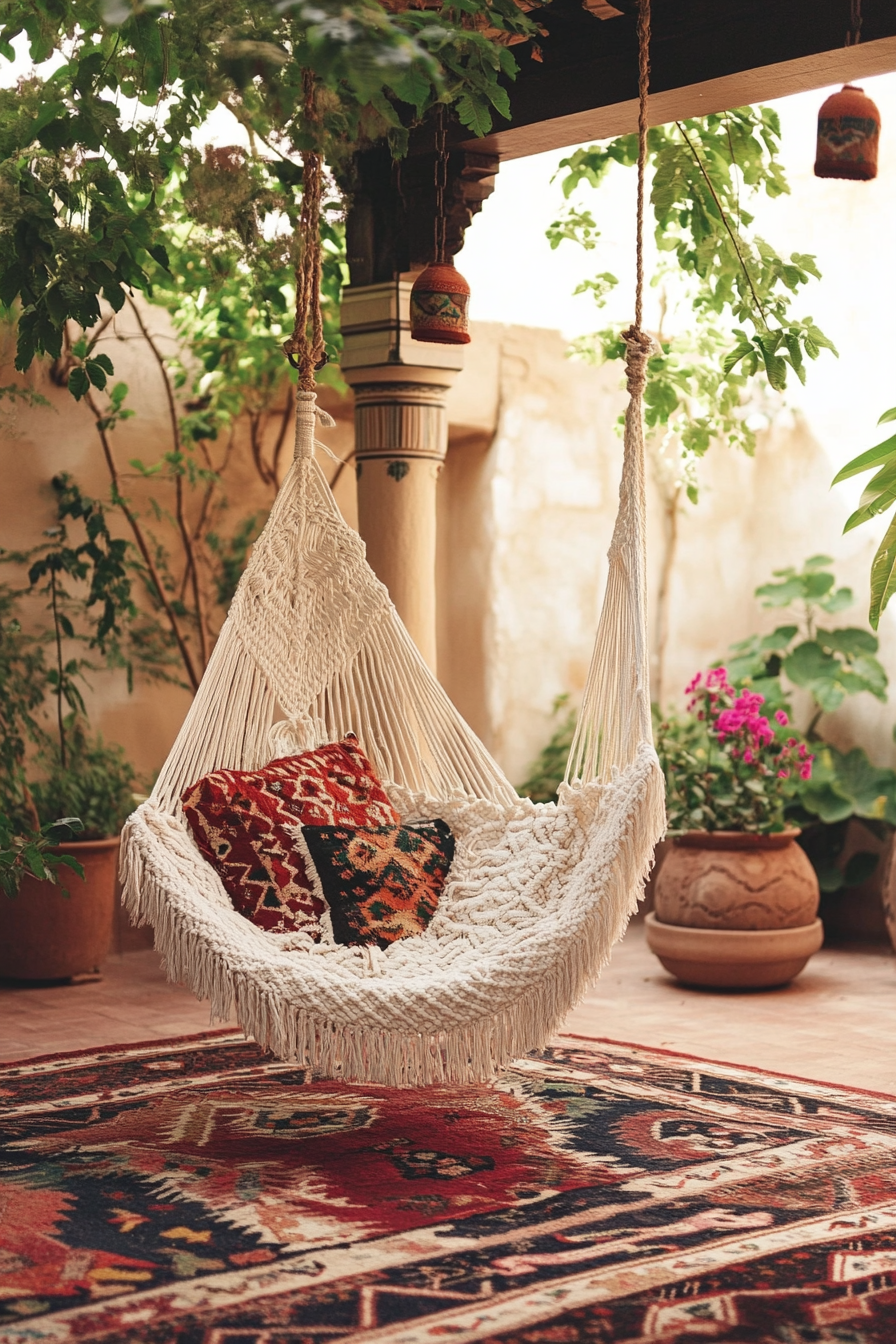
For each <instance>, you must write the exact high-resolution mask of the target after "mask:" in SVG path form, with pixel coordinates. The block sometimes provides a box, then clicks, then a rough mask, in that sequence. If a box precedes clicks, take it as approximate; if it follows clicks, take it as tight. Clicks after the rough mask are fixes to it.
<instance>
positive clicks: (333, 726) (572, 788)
mask: <svg viewBox="0 0 896 1344" xmlns="http://www.w3.org/2000/svg"><path fill="white" fill-rule="evenodd" d="M648 27H649V12H648V10H647V3H646V0H642V9H641V14H640V20H639V37H640V49H641V71H640V85H641V114H640V139H641V155H640V162H639V201H638V243H639V245H638V291H637V300H638V301H637V306H636V319H635V324H634V327H633V328H632V329H631V330H630V331H628V332H627V333H626V340H627V348H628V357H627V374H628V388H629V393H630V401H629V406H628V410H627V413H626V419H625V436H624V445H625V447H624V460H623V466H622V483H621V488H620V498H619V513H618V517H617V520H616V526H615V531H614V533H613V539H612V544H611V546H610V551H609V570H608V575H607V585H606V592H605V597H604V601H603V608H602V612H601V616H600V622H599V626H598V630H597V638H596V642H595V646H594V654H593V657H592V660H591V665H590V670H589V673H588V677H587V682H586V686H585V690H584V696H583V702H582V708H581V713H580V716H579V722H578V728H577V731H576V734H575V739H574V741H573V744H572V748H571V752H570V757H569V763H568V767H567V772H566V781H565V783H564V784H562V785H561V786H560V790H559V801H558V802H557V803H556V804H554V803H549V804H535V803H533V802H531V801H530V800H528V799H521V798H519V797H518V796H517V794H516V792H515V790H514V789H513V787H512V786H511V784H510V783H509V782H508V780H507V779H506V778H505V776H504V774H503V773H502V771H501V769H500V767H499V766H498V765H497V764H496V762H495V761H493V760H492V758H491V757H490V755H489V754H488V752H487V751H486V750H485V748H484V747H483V746H482V744H481V743H480V742H479V741H478V739H477V738H476V736H475V734H474V733H473V732H472V730H471V729H470V728H469V727H468V725H467V724H466V723H465V722H464V720H463V719H462V718H461V716H460V714H458V712H457V710H456V709H455V708H454V706H453V705H452V703H451V701H450V700H449V699H448V697H447V695H446V694H445V692H444V690H443V689H442V687H441V686H440V685H439V683H438V681H437V680H436V678H435V677H434V676H433V674H432V672H431V671H430V669H429V667H428V666H427V665H426V663H425V662H424V661H423V659H422V658H421V656H420V654H419V653H418V652H417V649H416V647H415V646H414V644H413V642H412V641H411V639H410V637H409V635H408V634H407V632H406V630H405V629H404V627H403V625H402V623H401V620H400V618H399V616H398V613H397V612H396V610H395V607H394V606H393V604H392V602H391V600H390V598H389V594H388V592H387V591H386V589H385V587H384V586H383V584H382V583H380V581H379V580H378V579H377V578H376V576H375V575H374V573H373V571H372V570H371V569H370V567H369V566H368V564H367V562H366V560H365V557H364V546H363V544H362V542H361V540H360V538H359V537H358V535H357V533H356V532H354V531H353V530H352V529H351V528H350V527H348V526H347V524H346V523H345V522H344V521H343V519H342V517H341V516H340V514H339V511H338V509H337V507H336V504H335V501H334V499H333V497H332V495H331V493H330V491H329V488H328V486H327V483H326V479H325V477H324V475H323V472H322V471H321V470H320V468H319V467H318V466H317V464H316V462H315V459H314V447H315V424H316V419H324V420H325V419H327V417H325V416H323V414H322V412H321V411H320V410H319V408H317V406H316V400H315V396H314V393H313V391H310V390H300V392H299V394H298V405H297V414H296V446H295V461H294V463H293V465H292V467H291V469H290V472H289V475H288V476H287V478H286V480H285V482H284V484H283V487H282V489H281V490H280V493H279V495H278V497H277V500H276V502H275V504H274V507H273V509H272V511H271V515H270V518H269V520H268V523H267V526H266V527H265V530H264V532H263V533H262V535H261V537H260V538H259V539H258V541H257V542H256V545H255V548H254V551H253V553H252V557H251V559H250V561H249V563H248V565H247V567H246V570H245V573H244V574H243V577H242V580H241V582H240V585H239V588H238V590H237V593H236V596H235V598H234V600H233V604H232V606H231V608H230V613H229V615H228V618H227V620H226V622H225V624H224V627H223V629H222V631H221V635H220V637H219V639H218V642H217V644H216V646H215V649H214V652H213V654H212V657H211V659H210V662H209V665H208V669H207V671H206V673H205V676H204V678H203V680H202V684H201V685H200V687H199V690H198V692H197V694H196V697H195V700H194V701H193V704H192V707H191V709H190V711H189V714H188V715H187V718H186V721H185V723H184V725H183V727H182V729H181V731H180V733H179V735H178V737H177V740H176V741H175V743H174V746H173V748H172V750H171V754H170V755H169V757H168V760H167V761H166V763H165V765H164V767H163V769H162V772H161V774H160V776H159V779H158V782H157V784H156V786H155V788H154V789H153V792H152V795H151V797H150V798H149V800H148V801H147V802H145V803H144V804H143V805H142V806H141V807H139V808H138V809H137V811H136V812H135V813H134V814H133V815H132V816H131V818H130V819H129V821H128V823H127V826H126V828H125V832H124V836H123V859H122V878H123V887H124V900H125V903H126V905H127V908H128V910H129V911H130V913H131V915H132V917H133V918H134V919H135V920H137V921H139V922H143V923H149V924H152V925H153V926H154V928H155V937H156V945H157V947H158V949H159V950H160V952H161V954H162V957H163V959H164V962H165V964H166V967H167V972H168V975H169V976H170V978H172V979H174V980H179V981H183V982H185V983H186V984H187V985H189V986H190V988H192V989H193V990H194V992H195V993H196V994H197V995H198V996H199V997H202V998H208V999H210V1001H211V1011H212V1015H213V1017H216V1018H220V1019H226V1018H227V1017H228V1016H229V1015H230V1014H231V1013H232V1012H233V1011H235V1013H236V1016H237V1019H238V1021H239V1022H240V1024H241V1026H242V1027H243V1029H244V1030H245V1032H246V1033H247V1035H250V1036H252V1037H254V1038H255V1039H256V1040H257V1041H258V1042H259V1044H260V1045H261V1046H263V1047H265V1048H267V1049H269V1050H271V1051H272V1052H273V1053H274V1054H275V1055H277V1056H279V1057H280V1058H284V1059H297V1060H298V1061H299V1062H301V1063H304V1064H307V1065H310V1066H311V1067H312V1068H313V1069H314V1070H316V1071H318V1072H319V1073H321V1074H323V1075H327V1076H339V1077H342V1078H344V1079H347V1080H355V1081H365V1080H366V1081H372V1082H381V1083H387V1084H392V1085H396V1086H402V1085H405V1086H414V1085H420V1084H428V1083H444V1082H464V1081H472V1080H483V1079H488V1078H490V1077H493V1076H494V1075H495V1074H496V1073H497V1072H498V1071H499V1070H501V1069H502V1068H503V1067H504V1066H505V1065H506V1064H507V1063H508V1062H509V1061H510V1060H511V1059H513V1058H514V1057H515V1056H518V1055H520V1054H523V1053H525V1052H526V1051H529V1050H532V1049H537V1048H540V1047H542V1046H543V1045H544V1044H545V1042H546V1041H547V1039H548V1038H549V1036H550V1035H551V1033H552V1032H553V1031H554V1030H555V1029H556V1028H557V1027H558V1026H559V1024H560V1023H561V1022H562V1020H563V1018H564V1016H565V1015H566V1014H567V1012H568V1011H569V1009H570V1008H571V1007H572V1006H573V1005H574V1004H575V1003H576V1002H577V1001H578V1000H579V998H580V997H581V996H582V994H583V993H584V992H585V990H586V989H587V988H588V987H589V985H590V984H592V983H593V981H594V980H595V979H596V978H597V976H598V974H599V972H600V970H601V968H602V966H603V965H604V964H605V962H606V960H607V959H608V957H609V954H610V949H611V947H612V945H613V943H614V942H615V941H616V940H617V939H618V938H619V937H620V935H621V934H622V932H623V931H624V929H625V926H626V924H627V922H628V919H629V916H630V915H631V914H632V913H633V911H634V910H635V909H636V906H637V903H638V900H639V898H640V896H641V892H642V889H643V882H644V879H645V877H646V874H647V872H648V870H649V867H650V864H651V862H652V856H653V851H654V846H655V844H656V842H657V840H658V839H659V838H660V837H661V836H662V834H663V830H664V824H665V819H664V806H663V798H664V788H663V777H662V773H661V771H660V768H659V764H658V761H657V757H656V754H655V752H654V749H653V744H652V738H651V717H650V698H649V684H648V655H647V638H646V600H645V484H644V445H643V435H642V411H641V405H642V391H643V387H644V378H645V368H646V362H647V359H648V356H649V352H650V341H649V338H647V337H646V336H645V335H644V334H643V333H642V332H641V288H642V274H641V272H642V266H641V248H640V236H641V217H642V214H643V181H644V161H645V153H646V130H647V114H646V102H647V99H646V94H647V40H648ZM307 180H308V177H307V173H306V181H307ZM316 208H318V207H317V206H315V202H314V201H313V200H311V201H310V202H309V210H310V211H313V210H314V209H316ZM315 218H316V216H315ZM315 265H317V266H318V267H319V257H318V258H317V260H316V261H315V258H314V256H313V255H312V256H311V258H310V261H308V264H307V266H306V271H308V272H309V273H310V276H306V277H305V278H306V279H307V280H308V283H309V284H310V285H311V287H312V288H313V286H314V283H315V282H314V275H313V272H314V268H315ZM302 330H303V332H304V328H303V329H302ZM315 339H316V341H317V344H316V345H315V341H314V340H312V341H311V343H310V346H309V345H307V344H306V346H305V347H303V360H304V364H303V373H302V377H301V379H300V385H304V384H307V383H309V382H310V383H312V384H313V363H314V361H315V358H316V353H317V352H319V350H320V348H322V343H321V340H320V331H319V325H318V326H317V327H316V338H315ZM297 348H299V347H298V345H297ZM309 374H310V375H311V377H310V378H309ZM348 732H355V733H356V734H357V735H358V737H359V738H360V740H361V743H362V745H363V747H364V749H365V750H366V752H367V754H368V755H369V756H370V758H371V760H372V761H373V763H374V765H375V766H376V768H377V770H378V772H379V774H380V777H381V778H382V779H383V781H384V782H385V784H386V788H387V792H388V793H389V795H390V797H391V799H392V801H393V803H394V805H395V806H396V808H397V809H398V811H399V813H400V814H401V816H402V818H403V819H406V820H413V819H423V818H431V817H442V818H444V819H445V820H446V821H447V822H448V824H449V825H450V827H451V829H452V831H453V832H454V835H455V840H456V853H455V859H454V862H453V865H452V868H451V871H450V873H449V876H448V881H447V883H446V886H445V889H444V891H443V893H442V896H441V899H440V903H439V906H438V909H437V911H436V914H435V916H434V918H433V920H432V922H431V923H430V925H429V926H428V928H427V929H426V931H425V932H424V933H423V934H421V935H419V936H416V937H412V938H407V939H404V940H402V941H399V942H397V943H394V944H392V945H391V946H390V947H389V948H388V950H387V951H385V952H380V951H379V949H373V950H370V949H366V948H358V947H347V946H339V945H330V944H325V943H320V944H316V945H310V946H309V945H308V943H307V940H305V941H304V942H302V945H301V946H298V945H297V944H296V942H295V940H292V939H291V937H290V935H286V936H284V935H282V934H272V933H266V932H264V931H262V930H261V929H259V928H257V927H256V926H255V925H254V924H252V923H250V922H249V921H248V920H246V919H245V918H243V916H242V915H240V914H238V913H237V911H236V910H235V909H234V908H233V906H232V904H231V902H230V899H229V898H228V896H227V895H226V893H225V891H224V888H223V886H222V884H221V881H220V879H219V878H218V875H217V873H216V872H215V870H214V869H213V868H212V867H211V865H209V864H208V863H206V861H205V860H204V859H203V858H202V857H201V855H200V853H199V850H198V849H197V847H196V845H195V843H194V841H193V839H192V837H191V835H190V833H189V831H188V829H187V826H186V823H185V821H184V818H183V815H182V812H181V809H180V802H179V799H180V795H181V793H182V792H183V790H184V789H185V788H187V787H188V786H189V785H191V784H193V783H194V782H195V781H196V780H197V779H198V778H199V777H200V776H202V775H204V774H206V773H208V772H210V771H212V770H217V769H222V768H226V769H241V770H247V769H249V770H251V769H257V768H258V767H260V766H262V765H264V764H265V763H266V762H268V761H269V760H271V759H273V758H274V757H277V756H283V755H286V754H290V753H293V752H300V751H302V750H305V749H307V748H309V747H313V746H316V745H318V744H320V743H322V742H330V741H334V740H336V739H339V738H341V737H342V736H343V735H344V734H346V733H348Z"/></svg>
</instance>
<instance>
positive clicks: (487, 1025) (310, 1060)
mask: <svg viewBox="0 0 896 1344" xmlns="http://www.w3.org/2000/svg"><path fill="white" fill-rule="evenodd" d="M634 775H635V777H634V778H633V779H632V780H631V781H628V782H627V781H625V780H624V779H622V778H620V779H618V780H617V781H616V782H615V787H616V788H618V789H621V791H622V792H621V796H620V798H619V799H618V800H617V802H618V810H619V812H620V813H622V814H623V815H624V816H625V824H624V826H623V827H622V828H621V830H620V831H618V833H617V835H618V838H617V842H616V845H615V852H613V853H608V850H607V846H606V841H607V839H608V837H607V835H606V834H605V833H603V828H602V827H601V826H599V825H598V826H597V827H596V829H595V833H594V835H593V837H592V839H591V841H590V842H589V849H590V851H591V852H590V854H586V855H585V856H583V859H582V866H583V867H584V868H586V869H587V868H590V867H591V866H592V864H595V865H596V866H599V867H600V868H603V869H604V870H608V871H606V876H605V879H604V882H603V883H600V882H595V889H594V890H593V893H592V899H591V900H590V902H589V903H588V909H587V911H586V912H584V915H583V916H582V912H581V911H580V912H579V913H580V916H582V917H580V918H579V919H577V920H576V921H575V922H574V926H570V927H569V928H567V929H566V930H565V931H564V936H562V937H560V936H559V935H558V934H557V933H556V930H555V938H556V939H557V941H558V942H560V943H562V951H558V948H557V947H556V946H554V947H551V948H548V949H546V948H545V947H544V946H543V945H542V951H543V952H547V953H548V955H547V956H546V958H545V961H546V965H545V967H544V969H543V970H541V971H540V973H538V974H531V975H524V976H522V982H523V983H522V984H521V992H520V993H519V996H518V997H517V998H516V1000H515V1001H514V1002H512V1003H511V1004H509V1005H506V1006H504V1007H502V1008H501V1009H500V1010H498V1011H496V1012H494V1013H489V1014H487V1015H484V1016H482V1017H481V1018H479V1019H478V1020H474V1021H470V1022H466V1023H463V1024H461V1025H459V1026H457V1027H455V1028H453V1029H450V1028H447V1029H445V1030H439V1031H430V1032H425V1031H424V1032H420V1031H414V1030H404V1031H398V1030H386V1029H383V1028H382V1027H381V1026H376V1025H371V1024H370V1023H369V1022H368V1023H365V1022H362V1021H354V1022H350V1021H342V1022H340V1021H336V1020H333V1019H327V1018H324V1017H321V1016H319V1015H317V1014H315V1013H314V1012H311V1011H307V1010H306V1009H304V1008H302V1007H300V1006H298V1005H296V1004H295V1003H294V1002H290V1001H289V998H288V997H285V996H283V995H282V993H281V994H278V993H277V991H276V988H275V986H274V985H272V984H269V985H263V984H261V983H260V982H259V981H258V980H257V979H256V978H255V977H254V975H253V969H252V964H251V959H249V958H247V957H246V955H245V949H243V948H240V949H239V951H237V950H236V949H235V948H234V947H233V946H230V947H229V946H228V945H227V944H228V942H229V941H230V940H229V939H228V938H227V937H226V935H225V934H224V930H223V928H222V929H221V932H220V934H219V935H218V936H217V937H215V936H214V934H213V933H211V934H210V931H209V928H208V925H206V927H204V928H202V929H199V928H197V926H196V921H195V920H194V919H193V918H191V915H190V912H189V911H188V910H185V909H184V908H183V904H182V901H181V900H179V892H178V891H173V890H172V887H171V883H170V881H169V880H166V878H165V876H163V874H162V873H161V872H160V871H159V866H158V863H157V862H156V861H155V856H154V854H153V850H154V848H155V846H156V845H157V844H158V840H157V839H155V838H154V837H152V833H151V831H150V829H149V828H148V826H147V825H146V822H145V821H144V819H143V818H142V817H141V816H140V814H139V812H138V813H137V814H135V815H134V816H133V817H132V818H131V819H130V821H129V823H128V828H127V836H126V843H125V844H124V846H123V863H122V884H123V900H124V902H125V905H126V907H127V909H128V911H129V913H130V914H131V917H132V919H134V920H135V922H138V923H149V924H152V925H153V927H154V929H155V937H156V947H157V949H158V950H159V952H160V953H161V956H162V960H163V964H164V966H165V968H166V972H167V974H168V977H169V979H171V980H174V981H177V982H180V983H183V984H186V985H187V986H188V987H189V988H190V989H192V990H193V992H194V993H195V994H196V995H197V997H199V998H201V999H208V1000H209V1001H210V1006H211V1017H212V1020H213V1021H214V1020H226V1019H227V1018H229V1017H230V1016H231V1014H235V1015H236V1018H237V1021H238V1022H239V1024H240V1026H241V1028H242V1029H243V1031H244V1032H245V1034H246V1035H247V1036H248V1037H252V1038H254V1039H255V1040H256V1041H257V1042H258V1043H259V1045H261V1046H262V1047H263V1048H264V1049H265V1050H269V1051H270V1052H271V1053H273V1054H274V1055H276V1056H277V1057H278V1058H280V1059H286V1060H292V1059H295V1060H297V1061H298V1062H299V1063H300V1064H302V1065H305V1066H308V1067H310V1068H311V1069H312V1070H313V1072H315V1073H316V1074H319V1075H321V1076H325V1077H339V1078H342V1079H344V1080H345V1081H353V1082H360V1081H370V1082H377V1083H382V1084H386V1085H388V1086H392V1087H420V1086H428V1085H431V1084H438V1083H469V1082H474V1081H476V1080H486V1079H490V1078H493V1077H495V1076H497V1075H498V1074H499V1073H500V1072H501V1070H502V1069H504V1068H505V1067H506V1066H507V1064H508V1063H509V1062H510V1061H511V1060H512V1059H514V1058H516V1057H518V1056H519V1055H522V1054H525V1053H526V1052H528V1051H530V1050H534V1049H540V1048H542V1047H543V1045H544V1043H545V1042H546V1041H547V1040H548V1039H549V1037H550V1036H551V1034H552V1033H553V1032H554V1031H555V1030H556V1029H557V1027H558V1026H559V1025H560V1023H561V1022H562V1021H563V1019H564V1017H565V1016H566V1014H567V1013H568V1012H569V1011H570V1009H571V1008H572V1007H574V1006H575V1004H576V1003H577V1002H578V1001H579V1000H580V999H581V997H582V995H583V994H584V993H585V992H586V991H587V990H588V989H589V988H590V986H591V985H592V984H593V983H594V981H595V980H596V979H597V977H598V976H599V974H600V971H601V970H602V968H603V966H604V965H605V964H606V962H607V960H608V958H609V955H610V951H611V948H612V946H613V944H614V943H615V942H616V941H617V940H618V938H619V937H620V936H621V935H622V933H623V932H624V930H625V927H626V925H627V923H628V920H629V918H630V916H631V915H632V913H633V912H634V911H635V910H636V908H637V904H638V900H639V898H640V895H641V892H642V890H643V883H644V881H645V880H646V877H647V875H648V873H649V871H650V867H651V865H652V862H653V851H654V838H655V836H656V835H657V834H658V833H661V831H662V828H663V825H664V811H663V798H664V786H663V779H662V775H661V773H660V771H659V767H658V765H657V764H656V761H655V758H653V759H651V757H650V755H648V754H645V755H644V756H643V757H642V761H641V762H640V763H639V768H637V769H636V770H635V772H634ZM626 785H628V786H626ZM612 787H613V786H611V788H612ZM564 792H568V793H573V792H574V791H573V790H569V791H567V790H564ZM563 805H564V802H563V800H561V806H563ZM565 805H574V800H570V801H568V802H567V803H566V804H565ZM175 824H177V823H175ZM589 860H590V862H589ZM596 876H597V873H596V871H595V877H596ZM181 890H182V889H181ZM228 918H236V919H239V916H236V915H235V914H234V912H232V911H230V912H228ZM542 937H543V938H545V939H547V938H549V937H550V934H549V932H548V930H547V929H544V930H542ZM298 955H300V956H301V955H305V954H301V953H300V954H298ZM465 960H467V961H468V964H469V971H470V974H471V976H475V974H476V972H477V970H478V971H479V973H480V974H484V973H486V972H485V971H484V968H482V967H481V966H477V958H476V956H475V955H474V954H472V952H471V953H470V954H468V957H467V958H466V959H465ZM319 969H320V968H319V963H317V962H315V964H313V965H309V967H308V975H309V979H310V980H313V976H314V973H315V972H318V971H319ZM531 969H532V970H533V971H534V970H535V968H534V967H533V968H531ZM334 970H335V968H334ZM438 979H439V977H438V970H437V968H436V967H433V975H432V988H433V996H434V998H435V999H437V998H438ZM384 980H385V983H384ZM389 983H390V982H389V981H388V979H386V978H385V977H381V978H379V980H378V984H379V985H381V986H383V988H384V989H386V990H388V986H389ZM395 992H396V994H397V995H398V996H399V997H400V994H401V986H398V987H397V988H396V991H395ZM371 1015H372V1016H375V1009H374V1010H373V1012H372V1013H371Z"/></svg>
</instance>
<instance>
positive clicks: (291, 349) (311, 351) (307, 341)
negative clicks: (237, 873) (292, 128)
mask: <svg viewBox="0 0 896 1344" xmlns="http://www.w3.org/2000/svg"><path fill="white" fill-rule="evenodd" d="M302 86H303V91H304V110H305V120H306V122H307V125H308V128H309V130H310V129H311V128H313V127H314V125H315V124H316V123H317V121H318V115H317V101H316V98H315V87H314V72H313V71H311V70H304V71H303V72H302ZM322 190H323V157H322V156H321V155H320V154H318V153H317V152H316V150H313V149H306V150H303V151H302V210H301V214H300V216H299V228H298V239H297V244H298V255H297V257H296V272H295V274H296V320H295V324H294V326H293V331H292V336H290V338H289V340H288V341H284V342H283V350H284V352H285V354H286V356H287V358H288V359H289V362H290V364H292V366H293V368H294V369H298V370H299V387H300V388H301V389H302V391H304V392H310V391H312V390H313V388H314V374H315V371H316V370H318V369H322V368H323V366H324V365H325V364H326V362H327V353H326V350H325V348H324V330H323V315H322V314H321V310H320V277H321V247H320V206H321V194H322ZM309 328H310V330H309Z"/></svg>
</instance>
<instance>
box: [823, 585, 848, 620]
mask: <svg viewBox="0 0 896 1344" xmlns="http://www.w3.org/2000/svg"><path fill="white" fill-rule="evenodd" d="M854 601H855V598H854V596H853V591H852V589H851V588H838V589H837V591H836V592H835V593H829V594H828V596H827V597H823V598H821V600H820V601H819V603H818V605H819V606H820V607H821V608H822V610H823V611H826V612H827V613H828V615H829V616H836V614H837V612H838V611H845V610H846V608H847V607H851V606H852V604H853V602H854Z"/></svg>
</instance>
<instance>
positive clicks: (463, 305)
mask: <svg viewBox="0 0 896 1344" xmlns="http://www.w3.org/2000/svg"><path fill="white" fill-rule="evenodd" d="M469 305H470V286H469V285H468V284H467V282H466V280H465V279H464V278H463V276H462V275H459V274H458V272H457V271H456V270H455V269H454V263H453V262H451V261H434V262H432V263H431V264H430V265H429V266H427V267H426V270H424V271H421V272H420V274H419V275H418V276H417V279H416V280H415V281H414V285H413V288H412V290H411V336H412V337H413V339H414V340H415V341H432V342H435V343H436V344H439V345H468V344H469V341H470V333H469V331H468V329H467V309H468V307H469Z"/></svg>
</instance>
